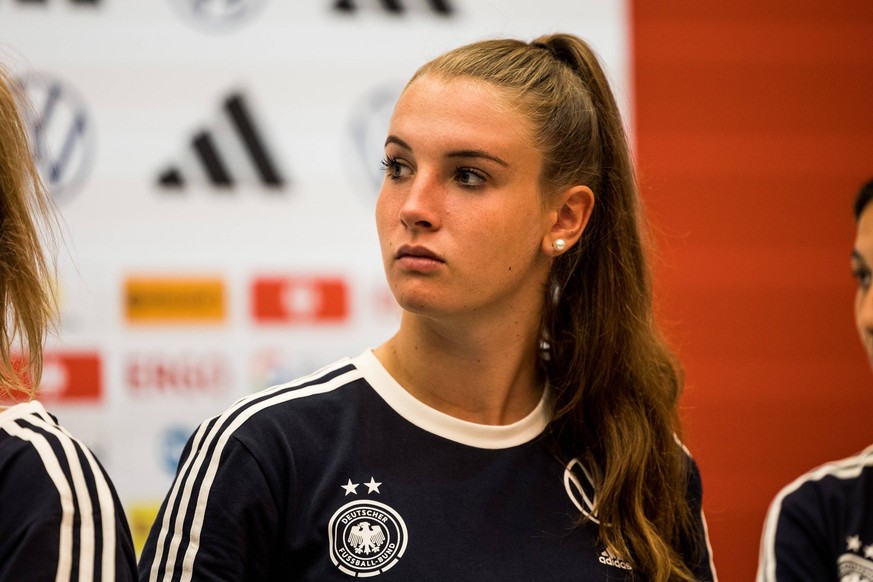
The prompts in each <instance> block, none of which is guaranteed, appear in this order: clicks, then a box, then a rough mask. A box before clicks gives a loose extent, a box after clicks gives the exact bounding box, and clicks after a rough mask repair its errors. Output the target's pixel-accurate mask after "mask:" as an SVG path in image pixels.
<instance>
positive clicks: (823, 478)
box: [758, 446, 873, 582]
mask: <svg viewBox="0 0 873 582" xmlns="http://www.w3.org/2000/svg"><path fill="white" fill-rule="evenodd" d="M777 580H778V581H779V582H789V581H801V580H804V581H809V582H812V581H816V582H827V581H829V580H833V581H834V582H837V581H842V580H856V581H859V582H860V581H864V580H873V446H871V447H868V448H867V449H865V450H864V451H863V452H862V453H860V454H858V455H855V456H853V457H849V458H847V459H843V460H841V461H835V462H832V463H827V464H825V465H822V466H821V467H818V468H817V469H814V470H812V471H810V472H809V473H807V474H805V475H803V476H801V477H799V478H798V479H796V480H795V481H794V482H793V483H791V484H790V485H788V486H786V487H785V488H784V489H782V491H780V492H779V494H778V495H777V496H776V497H775V498H774V500H773V502H772V503H771V505H770V510H769V512H768V514H767V520H766V522H765V524H764V532H763V536H762V542H761V557H760V562H759V565H758V582H775V581H777Z"/></svg>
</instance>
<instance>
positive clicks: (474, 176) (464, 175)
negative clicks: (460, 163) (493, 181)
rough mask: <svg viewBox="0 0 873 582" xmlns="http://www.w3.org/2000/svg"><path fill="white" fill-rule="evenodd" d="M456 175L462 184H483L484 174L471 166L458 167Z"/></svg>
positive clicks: (474, 185) (473, 185) (475, 185)
mask: <svg viewBox="0 0 873 582" xmlns="http://www.w3.org/2000/svg"><path fill="white" fill-rule="evenodd" d="M456 177H457V180H458V182H459V183H460V184H461V185H462V186H469V187H477V186H483V185H484V184H485V176H483V175H482V174H481V173H480V172H478V171H476V170H473V169H471V168H458V171H457V173H456Z"/></svg>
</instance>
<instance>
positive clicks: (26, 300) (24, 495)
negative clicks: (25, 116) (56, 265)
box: [0, 70, 136, 582]
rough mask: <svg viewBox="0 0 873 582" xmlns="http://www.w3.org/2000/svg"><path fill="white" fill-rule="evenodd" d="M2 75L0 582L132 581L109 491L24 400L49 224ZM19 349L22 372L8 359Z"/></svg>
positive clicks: (46, 309)
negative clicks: (43, 228)
mask: <svg viewBox="0 0 873 582" xmlns="http://www.w3.org/2000/svg"><path fill="white" fill-rule="evenodd" d="M14 87H15V85H14V83H13V82H12V81H11V80H9V79H8V78H7V77H6V76H5V74H4V73H3V71H2V70H0V301H2V315H3V317H2V319H0V396H2V401H6V402H9V401H22V403H20V404H15V405H14V406H9V407H5V406H0V580H33V581H35V582H42V581H45V582H54V581H61V580H79V581H82V582H85V581H88V582H91V581H106V582H110V581H114V580H122V581H123V580H135V579H136V557H135V555H134V551H133V543H132V541H131V537H130V531H129V529H128V525H127V521H126V519H125V517H124V512H123V510H122V508H121V504H120V502H119V501H118V497H117V495H116V493H115V489H114V488H113V486H112V483H111V482H110V481H109V478H108V477H107V476H106V473H105V472H104V471H103V468H102V467H101V466H100V464H99V463H98V461H97V460H96V459H95V458H94V455H93V454H92V453H91V451H90V450H88V448H87V447H85V445H83V444H82V443H80V442H79V441H77V440H76V439H75V438H73V437H72V436H70V434H69V433H68V432H67V431H65V430H64V429H63V428H62V427H60V426H59V425H58V422H57V420H56V419H55V418H54V417H53V416H51V415H50V414H48V413H47V412H46V410H45V408H43V406H42V405H41V404H40V403H39V402H37V401H35V400H32V398H33V396H34V391H35V389H34V387H35V386H38V385H39V378H40V373H41V370H42V341H43V338H44V337H45V333H46V331H47V329H48V327H49V326H50V324H51V320H52V317H53V313H54V309H53V298H52V297H53V296H52V294H51V292H50V284H51V282H52V281H51V277H50V275H51V273H50V272H49V270H48V268H47V261H46V257H45V255H44V254H43V251H42V248H41V246H40V236H39V229H38V226H37V225H38V224H40V221H42V223H43V224H46V225H51V222H52V216H53V215H52V213H51V205H50V202H49V200H48V197H47V195H46V192H45V190H44V189H43V187H42V184H41V182H40V179H39V176H38V174H37V170H36V167H35V165H34V162H33V159H32V157H31V153H30V150H29V147H28V143H27V138H26V132H25V128H24V123H23V122H22V119H21V117H20V115H19V110H18V108H17V105H16V98H15V94H14ZM19 348H23V353H24V354H26V356H25V362H24V364H23V365H18V364H17V362H16V359H15V358H16V356H15V355H14V354H13V351H16V352H17V350H18V349H19Z"/></svg>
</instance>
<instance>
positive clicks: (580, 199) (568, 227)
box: [543, 186, 594, 257]
mask: <svg viewBox="0 0 873 582" xmlns="http://www.w3.org/2000/svg"><path fill="white" fill-rule="evenodd" d="M593 210H594V192H592V191H591V188H589V187H588V186H570V187H569V188H567V189H565V190H564V191H563V192H561V193H560V194H559V195H558V198H557V200H556V203H555V206H554V207H553V208H552V211H551V212H550V213H549V221H550V225H549V232H548V233H547V234H546V236H545V237H543V252H545V253H546V254H547V255H549V256H552V257H556V256H558V255H560V254H562V253H564V252H566V251H567V250H568V249H569V248H570V247H572V246H573V245H574V244H576V243H577V242H579V239H580V238H581V237H582V233H583V232H584V231H585V226H586V225H587V224H588V219H589V218H591V212H592V211H593Z"/></svg>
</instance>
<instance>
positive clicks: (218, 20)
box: [170, 0, 266, 32]
mask: <svg viewBox="0 0 873 582" xmlns="http://www.w3.org/2000/svg"><path fill="white" fill-rule="evenodd" d="M170 1H171V2H172V4H173V6H174V7H175V8H176V10H177V12H179V13H180V14H181V15H182V17H183V18H184V19H185V20H186V21H187V22H189V23H191V24H193V25H194V26H196V27H197V28H200V29H204V30H209V31H217V32H224V31H228V30H233V29H236V28H239V27H240V26H242V25H243V24H245V23H247V22H248V21H250V20H251V19H252V18H253V17H254V16H255V15H256V14H257V13H258V12H259V11H260V10H261V8H263V5H264V4H265V3H266V0H170Z"/></svg>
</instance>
